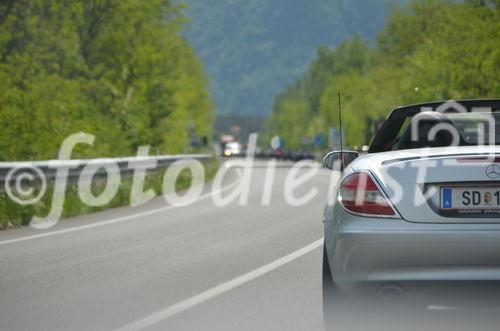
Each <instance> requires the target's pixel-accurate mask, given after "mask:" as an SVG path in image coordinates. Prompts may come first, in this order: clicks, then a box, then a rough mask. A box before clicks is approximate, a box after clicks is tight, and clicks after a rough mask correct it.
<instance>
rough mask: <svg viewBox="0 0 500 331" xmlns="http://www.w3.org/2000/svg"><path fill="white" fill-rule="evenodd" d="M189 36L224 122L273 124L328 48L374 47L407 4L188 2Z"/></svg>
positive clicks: (372, 0) (374, 0) (366, 0)
mask: <svg viewBox="0 0 500 331" xmlns="http://www.w3.org/2000/svg"><path fill="white" fill-rule="evenodd" d="M183 1H184V2H186V3H187V4H188V9H187V11H186V13H187V15H188V16H189V17H190V19H191V22H189V23H188V25H187V28H186V31H185V35H186V37H187V38H188V40H189V41H190V42H191V43H192V45H193V46H194V48H195V50H196V51H197V53H198V55H199V56H200V57H201V58H202V60H203V61H204V64H205V70H206V71H207V73H208V75H209V77H210V79H211V84H212V90H213V96H214V99H215V103H216V107H217V112H218V114H239V115H253V116H256V117H262V116H266V115H267V114H268V113H269V111H270V108H271V105H272V102H273V99H274V97H275V95H276V94H277V93H279V92H280V91H282V90H283V89H284V88H285V87H286V86H287V85H288V84H290V83H291V82H292V81H294V80H295V79H296V78H297V77H298V75H299V74H300V73H302V72H303V71H304V70H305V69H306V66H307V64H308V63H309V62H310V61H311V59H312V58H313V57H314V55H315V50H316V48H317V47H318V46H319V45H321V44H326V45H330V46H335V45H337V44H338V43H339V42H341V41H342V40H344V39H345V38H347V37H349V36H352V35H354V34H357V35H359V36H361V37H363V38H366V39H368V40H371V41H373V40H374V38H375V36H376V34H377V32H378V31H379V30H380V29H381V28H382V27H383V23H384V18H385V16H386V14H387V12H388V7H389V4H390V3H394V2H406V1H405V0H183Z"/></svg>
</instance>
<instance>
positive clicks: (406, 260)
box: [323, 100, 500, 315]
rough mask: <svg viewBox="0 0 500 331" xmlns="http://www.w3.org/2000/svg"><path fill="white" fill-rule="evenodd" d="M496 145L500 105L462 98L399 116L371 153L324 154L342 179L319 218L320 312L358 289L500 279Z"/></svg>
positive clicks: (405, 291) (499, 158)
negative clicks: (321, 234)
mask: <svg viewBox="0 0 500 331" xmlns="http://www.w3.org/2000/svg"><path fill="white" fill-rule="evenodd" d="M488 108H489V109H491V110H492V112H490V111H488V110H487V109H488ZM499 144H500V100H466V101H460V102H447V103H440V102H436V103H428V104H419V105H411V106H405V107H400V108H397V109H395V110H394V111H393V112H392V113H391V114H390V116H389V117H388V119H387V120H386V121H385V123H384V124H383V126H382V127H381V129H380V131H379V132H378V134H377V135H376V137H375V139H374V141H373V143H372V144H371V146H370V149H369V151H368V154H366V155H363V156H359V157H358V153H357V152H353V151H347V152H346V151H344V152H332V153H330V154H328V155H327V156H326V157H325V159H324V164H325V166H326V167H327V168H330V169H333V168H335V166H336V165H339V166H341V167H342V168H343V169H342V170H343V171H342V173H341V178H340V181H339V184H338V187H337V188H336V190H335V193H334V195H333V196H332V197H331V198H330V201H329V203H328V205H327V207H326V208H325V211H324V234H325V240H324V255H323V294H324V300H325V301H324V303H325V305H324V307H325V309H328V307H329V306H328V303H329V302H330V301H335V300H338V299H339V298H345V297H349V296H350V295H354V293H356V292H357V291H358V290H360V289H361V288H363V290H366V289H367V288H370V291H373V292H374V294H375V295H380V294H381V293H383V292H384V291H386V290H387V291H392V292H396V293H400V294H402V295H410V296H411V295H412V288H411V286H401V284H403V283H409V282H421V281H422V282H425V281H482V280H496V281H498V280H500V146H499ZM369 285H374V286H373V289H371V287H370V286H369ZM339 300H340V299H339ZM328 314H329V312H328V311H325V315H328Z"/></svg>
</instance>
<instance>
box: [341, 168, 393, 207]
mask: <svg viewBox="0 0 500 331" xmlns="http://www.w3.org/2000/svg"><path fill="white" fill-rule="evenodd" d="M339 200H340V203H341V204H342V206H344V208H345V209H347V210H348V211H351V212H354V213H358V214H364V215H374V216H395V215H396V212H395V211H394V209H393V208H392V206H391V205H390V204H389V202H388V201H387V199H386V198H385V197H384V195H383V194H382V192H381V191H380V189H379V188H378V186H377V184H375V181H374V180H373V178H372V176H371V175H370V174H369V173H366V172H357V173H354V174H352V175H350V176H349V177H347V178H346V179H344V181H343V182H342V184H341V185H340V199H339Z"/></svg>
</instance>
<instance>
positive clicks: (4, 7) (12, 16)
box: [0, 0, 212, 160]
mask: <svg viewBox="0 0 500 331" xmlns="http://www.w3.org/2000/svg"><path fill="white" fill-rule="evenodd" d="M183 22H184V17H183V14H182V7H180V6H178V5H175V4H173V3H172V1H170V0H150V1H137V0H76V1H74V0H63V1H59V0H6V1H2V2H1V3H0V86H1V92H0V128H1V130H0V151H1V154H0V159H3V160H20V159H21V160H26V159H47V158H54V157H55V156H56V155H57V150H58V148H59V145H60V144H61V142H62V140H63V139H64V138H65V137H66V136H68V135H69V134H72V133H75V132H79V131H85V132H88V133H92V134H94V135H96V144H95V146H94V147H92V148H80V149H78V151H77V156H80V157H93V156H120V155H133V154H134V153H135V151H136V148H137V147H138V146H140V145H151V146H152V147H153V148H155V149H156V148H158V149H159V150H160V151H161V152H163V153H172V152H182V151H184V150H185V149H186V147H187V146H188V134H189V132H188V131H189V129H190V128H191V131H193V130H194V133H196V134H198V135H199V136H208V135H209V134H210V130H211V127H212V105H211V102H210V98H209V95H208V92H207V85H208V84H207V80H206V78H205V76H204V73H203V70H202V67H201V65H200V63H199V62H198V60H197V59H196V57H195V56H194V53H193V51H192V49H191V47H190V46H189V45H188V44H187V42H186V41H185V40H184V39H183V38H182V37H181V35H180V30H181V28H182V27H183Z"/></svg>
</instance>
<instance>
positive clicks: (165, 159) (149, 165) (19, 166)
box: [0, 154, 213, 190]
mask: <svg viewBox="0 0 500 331" xmlns="http://www.w3.org/2000/svg"><path fill="white" fill-rule="evenodd" d="M212 158H213V155H210V154H182V155H163V156H147V157H125V158H102V159H88V160H48V161H28V162H0V183H1V184H2V185H1V187H2V188H3V187H4V186H5V184H7V183H6V181H7V177H9V178H8V179H9V182H11V183H15V182H16V181H17V180H19V176H26V174H29V173H31V174H32V175H34V176H31V178H29V179H31V180H33V179H35V180H36V177H40V175H43V177H44V179H45V180H54V179H56V178H57V177H58V174H59V173H60V172H59V171H58V169H67V174H66V173H65V174H64V176H65V177H67V178H68V181H72V180H75V179H78V178H80V176H82V175H85V170H87V172H88V173H89V174H91V175H93V176H101V175H106V174H107V173H108V172H107V171H106V170H105V167H108V171H109V169H110V168H114V169H118V170H119V172H120V175H125V176H126V175H131V174H132V173H133V171H134V170H135V169H143V170H148V171H154V170H157V169H162V168H165V167H167V166H168V165H169V164H172V163H173V162H176V161H189V160H198V161H204V160H210V159H212ZM114 165H116V167H115V166H114ZM109 166H111V167H109ZM11 183H9V184H11ZM0 190H1V188H0Z"/></svg>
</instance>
